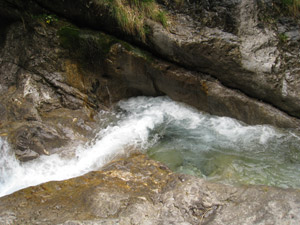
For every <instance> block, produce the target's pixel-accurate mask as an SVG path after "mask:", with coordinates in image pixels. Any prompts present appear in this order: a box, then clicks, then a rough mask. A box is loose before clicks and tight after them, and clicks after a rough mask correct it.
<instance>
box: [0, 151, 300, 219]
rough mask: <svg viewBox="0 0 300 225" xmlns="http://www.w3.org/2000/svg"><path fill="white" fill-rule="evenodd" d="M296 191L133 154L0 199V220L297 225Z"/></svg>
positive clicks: (299, 197)
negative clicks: (239, 182) (202, 175)
mask: <svg viewBox="0 0 300 225" xmlns="http://www.w3.org/2000/svg"><path fill="white" fill-rule="evenodd" d="M299 202H300V193H299V191H296V190H283V189H277V188H270V187H264V186H260V187H254V186H245V187H239V188H238V187H231V186H226V185H221V184H214V183H209V182H206V181H204V180H201V179H197V178H194V177H190V176H187V175H178V174H173V173H172V172H171V171H170V170H168V169H167V168H166V167H165V166H163V165H162V164H160V163H157V162H155V161H153V160H149V159H148V158H147V157H145V156H143V155H134V156H132V157H130V158H128V159H123V160H119V161H116V162H113V163H111V164H109V165H108V166H106V168H104V170H103V171H102V172H101V171H99V172H90V173H88V174H86V175H84V176H81V177H78V178H73V179H70V180H66V181H59V182H48V183H45V184H42V185H39V186H35V187H30V188H26V189H24V190H20V191H18V192H16V193H14V194H11V195H9V196H5V197H2V198H0V203H1V204H0V211H1V214H0V221H1V223H2V224H12V223H13V224H41V223H42V224H64V225H67V224H68V225H69V224H120V225H128V224H195V225H196V224H241V223H243V224H257V223H262V224H299V222H300V217H299V215H300V207H299Z"/></svg>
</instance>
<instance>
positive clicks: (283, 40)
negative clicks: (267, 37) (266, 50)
mask: <svg viewBox="0 0 300 225" xmlns="http://www.w3.org/2000/svg"><path fill="white" fill-rule="evenodd" d="M278 37H279V41H280V42H281V43H286V42H287V41H288V36H287V35H286V34H285V33H281V34H279V35H278Z"/></svg>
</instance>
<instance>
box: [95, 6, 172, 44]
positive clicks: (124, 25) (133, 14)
mask: <svg viewBox="0 0 300 225" xmlns="http://www.w3.org/2000/svg"><path fill="white" fill-rule="evenodd" d="M96 3H97V4H98V5H99V6H102V7H103V6H104V7H107V8H108V10H109V12H110V13H111V15H112V16H113V17H114V18H115V19H116V21H117V23H118V25H119V26H120V27H121V29H122V30H123V31H125V32H126V33H128V34H131V35H138V36H139V37H140V38H141V40H142V41H145V39H146V34H147V32H148V28H147V27H146V26H145V20H146V19H153V20H155V21H157V22H159V23H161V24H162V25H163V26H164V27H167V14H166V13H165V12H164V11H162V10H161V9H160V8H159V6H158V5H157V3H156V2H155V0H96Z"/></svg>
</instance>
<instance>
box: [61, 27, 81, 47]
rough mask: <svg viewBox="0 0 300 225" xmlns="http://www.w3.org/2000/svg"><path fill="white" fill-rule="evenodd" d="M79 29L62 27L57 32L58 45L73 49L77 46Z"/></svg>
mask: <svg viewBox="0 0 300 225" xmlns="http://www.w3.org/2000/svg"><path fill="white" fill-rule="evenodd" d="M79 33H80V32H79V29H78V28H75V27H69V26H66V27H62V28H61V29H60V30H59V31H58V32H57V34H58V36H59V39H60V43H61V45H62V46H63V47H64V48H68V49H73V48H76V46H78V45H79Z"/></svg>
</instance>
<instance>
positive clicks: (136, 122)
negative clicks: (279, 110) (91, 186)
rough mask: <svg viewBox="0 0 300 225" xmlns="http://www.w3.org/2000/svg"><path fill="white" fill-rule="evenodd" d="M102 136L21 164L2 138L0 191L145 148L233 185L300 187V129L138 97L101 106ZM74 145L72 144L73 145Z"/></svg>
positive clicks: (177, 166) (171, 163) (178, 166)
mask: <svg viewBox="0 0 300 225" xmlns="http://www.w3.org/2000/svg"><path fill="white" fill-rule="evenodd" d="M99 118H100V126H101V129H99V132H98V133H97V135H96V137H95V138H94V139H93V140H91V141H90V142H89V143H87V144H82V145H75V146H74V147H73V148H71V149H72V151H73V154H71V156H64V155H63V154H53V155H50V156H41V157H40V158H38V159H36V160H33V161H30V162H26V163H21V162H19V161H18V160H16V158H15V157H14V154H13V153H12V151H11V149H10V147H9V145H8V144H7V142H6V140H5V139H4V138H2V139H0V196H4V195H7V194H10V193H12V192H14V191H17V190H19V189H22V188H25V187H28V186H32V185H37V184H40V183H44V182H47V181H51V180H65V179H68V178H71V177H76V176H80V175H83V174H85V173H87V172H89V171H93V170H99V169H100V168H101V167H102V166H104V165H105V164H107V163H108V162H110V161H111V160H113V159H115V158H116V157H117V156H124V155H129V154H130V153H131V152H136V151H140V152H142V153H147V154H148V155H149V156H150V157H151V158H153V159H156V160H159V161H161V162H163V163H165V164H166V165H167V166H168V167H169V168H170V169H172V170H173V171H175V172H179V173H186V174H191V175H195V176H198V177H202V178H205V179H208V180H212V181H216V182H222V183H226V184H233V185H243V184H256V185H270V186H278V187H282V188H288V187H293V188H300V179H299V174H300V133H299V132H298V131H295V130H286V129H278V128H274V127H272V126H266V125H257V126H249V125H246V124H243V123H242V122H239V121H237V120H234V119H231V118H227V117H217V116H212V115H209V114H206V113H203V112H199V111H197V110H196V109H194V108H192V107H189V106H187V105H185V104H182V103H178V102H174V101H172V100H170V99H169V98H168V97H157V98H151V97H136V98H131V99H128V100H124V101H121V102H119V103H118V104H117V105H116V106H115V107H114V109H112V110H111V111H109V112H105V111H101V112H100V113H99ZM70 151H71V150H70Z"/></svg>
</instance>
